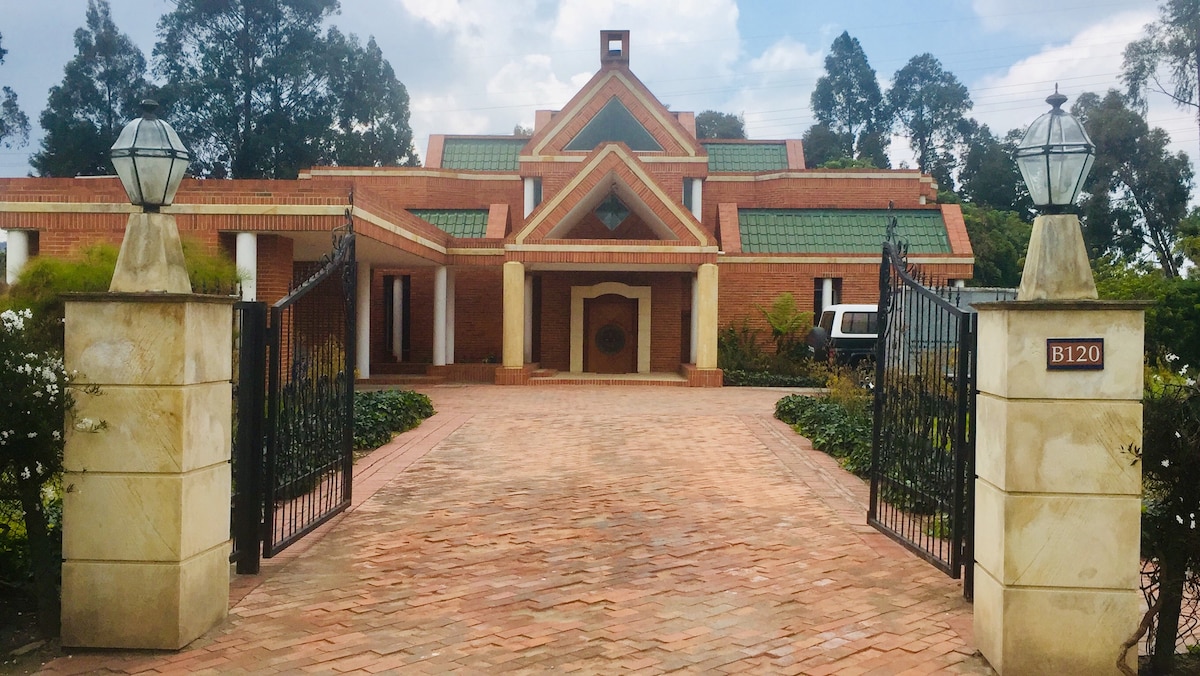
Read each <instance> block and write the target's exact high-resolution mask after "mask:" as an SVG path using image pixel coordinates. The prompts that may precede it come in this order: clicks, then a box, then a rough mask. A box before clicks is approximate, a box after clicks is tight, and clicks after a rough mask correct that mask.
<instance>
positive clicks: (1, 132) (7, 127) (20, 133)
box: [0, 36, 29, 148]
mask: <svg viewBox="0 0 1200 676" xmlns="http://www.w3.org/2000/svg"><path fill="white" fill-rule="evenodd" d="M0 37H2V36H0ZM7 53H8V50H6V49H4V48H3V47H0V64H2V63H4V55H5V54H7ZM28 140H29V118H28V117H26V115H25V113H23V112H21V106H20V105H18V104H17V93H16V92H14V91H13V90H12V88H11V87H7V86H5V87H0V146H3V147H5V148H15V147H20V146H23V145H25V143H26V142H28Z"/></svg>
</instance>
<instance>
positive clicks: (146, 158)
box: [111, 99, 189, 212]
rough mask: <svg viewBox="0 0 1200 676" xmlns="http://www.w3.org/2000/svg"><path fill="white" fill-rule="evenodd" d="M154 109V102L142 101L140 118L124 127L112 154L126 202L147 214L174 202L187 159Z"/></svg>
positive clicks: (179, 143)
mask: <svg viewBox="0 0 1200 676" xmlns="http://www.w3.org/2000/svg"><path fill="white" fill-rule="evenodd" d="M157 109H158V103H157V102H155V101H151V100H149V99H147V100H145V101H142V117H140V118H138V119H136V120H133V121H132V122H130V123H129V124H127V125H125V128H124V129H122V130H121V135H120V136H118V137H117V142H116V143H114V144H113V146H112V151H111V157H112V163H113V167H115V168H116V170H117V175H118V176H120V177H121V184H122V185H123V186H124V187H125V193H126V194H127V195H128V196H129V201H130V202H132V203H133V204H134V205H136V206H140V207H142V208H143V209H144V210H145V211H150V212H154V211H158V210H159V208H160V207H164V206H168V205H170V204H171V202H172V201H173V200H174V199H175V191H177V190H178V189H179V183H180V182H181V181H182V180H183V174H184V172H186V171H187V167H188V159H189V155H188V151H187V148H185V147H184V146H183V142H182V141H180V140H179V135H178V134H176V133H175V130H174V129H172V128H171V125H169V124H167V123H166V122H163V121H162V120H160V119H158V117H157V116H156V115H155V111H156V110H157Z"/></svg>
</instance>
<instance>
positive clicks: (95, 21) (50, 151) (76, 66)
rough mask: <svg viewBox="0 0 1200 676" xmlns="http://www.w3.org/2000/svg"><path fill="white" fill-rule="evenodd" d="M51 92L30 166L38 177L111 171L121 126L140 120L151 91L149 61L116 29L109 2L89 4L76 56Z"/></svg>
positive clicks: (77, 36) (101, 0)
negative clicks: (140, 106) (143, 102)
mask: <svg viewBox="0 0 1200 676" xmlns="http://www.w3.org/2000/svg"><path fill="white" fill-rule="evenodd" d="M63 71H64V75H63V80H62V83H61V84H58V85H55V86H53V87H51V88H50V98H49V100H48V101H47V104H46V109H45V110H43V111H42V114H41V117H40V121H41V124H42V129H44V130H45V131H46V136H45V138H43V139H42V149H41V150H39V151H38V152H37V153H35V154H34V155H33V157H32V158H31V159H30V164H32V165H33V168H34V169H35V170H36V171H37V173H38V175H39V176H100V175H104V174H111V173H113V168H112V163H111V162H109V158H108V152H109V148H111V147H112V144H113V141H115V140H117V135H118V134H119V133H120V132H121V128H122V127H123V126H124V125H125V123H126V122H128V121H129V120H130V119H133V118H134V117H138V116H140V112H138V102H139V101H140V100H141V99H142V98H144V97H145V96H146V94H147V92H148V91H149V88H150V86H149V84H148V83H147V82H146V77H145V74H146V58H145V57H144V56H142V52H141V50H139V49H138V48H137V46H136V45H134V44H133V41H132V40H130V39H129V37H128V36H126V35H125V34H124V33H121V32H120V31H118V30H117V26H116V24H114V23H113V20H112V13H111V11H110V10H109V4H108V0H88V5H87V19H86V24H85V26H84V27H82V28H79V29H77V30H76V31H75V58H73V59H71V60H70V61H69V62H68V63H67V65H66V67H65V68H64V69H63Z"/></svg>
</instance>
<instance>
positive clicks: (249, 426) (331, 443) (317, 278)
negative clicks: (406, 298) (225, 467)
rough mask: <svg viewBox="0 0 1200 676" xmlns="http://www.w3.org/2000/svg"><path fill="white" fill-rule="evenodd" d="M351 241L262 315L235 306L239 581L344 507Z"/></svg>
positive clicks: (337, 243) (349, 437)
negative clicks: (237, 325)
mask: <svg viewBox="0 0 1200 676" xmlns="http://www.w3.org/2000/svg"><path fill="white" fill-rule="evenodd" d="M356 267H357V264H356V263H355V256H354V233H353V229H352V227H351V223H350V220H349V216H347V223H346V225H345V226H343V227H341V228H338V229H337V230H335V231H334V242H333V251H332V252H331V253H330V254H329V255H327V256H326V257H325V258H323V259H322V260H321V262H320V263H319V265H318V267H317V269H316V270H314V271H313V272H312V274H311V275H309V276H308V278H307V279H305V280H304V281H303V282H302V283H300V284H299V285H298V286H297V287H296V288H295V289H293V290H292V291H291V293H289V294H288V295H287V296H286V297H284V298H283V299H282V300H280V301H279V302H278V303H276V304H275V305H274V306H273V307H271V308H270V309H269V323H268V321H267V319H268V309H267V308H266V306H265V305H264V304H262V303H239V304H238V309H239V313H238V320H239V331H240V337H239V341H238V342H239V367H238V384H237V402H236V406H237V409H238V412H237V416H236V420H237V426H236V435H235V448H234V462H233V470H234V472H233V474H234V501H233V525H232V532H233V539H234V547H233V549H234V557H233V558H235V559H236V561H237V565H238V572H239V573H256V572H258V567H259V565H258V554H259V543H260V542H261V553H262V556H263V557H266V558H270V557H272V556H274V555H276V554H278V553H279V552H281V551H283V550H284V549H286V548H287V547H288V546H289V545H291V544H292V543H294V542H296V541H297V540H299V539H300V538H302V537H304V535H306V534H307V533H309V532H311V531H312V530H313V529H315V528H317V527H318V526H320V525H321V524H322V523H324V522H325V521H327V520H329V519H330V518H331V517H333V516H334V515H336V514H338V513H339V512H341V511H343V510H345V509H346V508H347V507H349V506H350V498H351V483H352V478H353V461H354V457H353V443H354V360H355V355H354V348H355V340H354V330H355V305H354V301H355V284H356Z"/></svg>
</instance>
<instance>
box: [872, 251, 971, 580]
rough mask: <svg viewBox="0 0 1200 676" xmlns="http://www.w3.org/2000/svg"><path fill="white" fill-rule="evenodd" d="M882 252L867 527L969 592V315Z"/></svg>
mask: <svg viewBox="0 0 1200 676" xmlns="http://www.w3.org/2000/svg"><path fill="white" fill-rule="evenodd" d="M953 293H954V290H953V289H947V288H942V289H934V288H929V287H928V286H926V285H924V284H922V283H921V280H920V279H919V278H918V276H917V275H916V274H914V270H912V269H910V268H909V267H908V265H907V262H906V260H905V251H904V246H903V245H901V244H897V243H895V242H893V241H888V242H887V243H885V244H884V246H883V262H882V264H881V266H880V271H879V341H878V343H877V350H876V372H875V421H874V430H873V438H872V447H871V498H870V507H869V512H868V515H867V521H868V523H870V524H871V525H872V526H874V527H875V528H877V529H879V530H880V531H882V532H883V533H885V534H887V535H889V536H890V537H892V538H893V539H895V540H897V541H898V542H900V543H901V544H903V545H904V546H905V547H908V548H909V549H911V550H913V551H914V552H916V553H917V554H919V555H920V556H921V557H923V558H925V559H926V560H928V561H929V562H930V563H932V564H933V565H934V566H936V567H937V568H939V569H940V570H942V571H944V572H946V573H947V574H949V575H950V576H951V577H953V578H955V579H957V578H959V577H960V576H963V568H964V567H965V568H966V574H965V579H964V585H963V594H964V596H966V597H967V598H971V595H972V591H973V589H972V587H973V579H972V576H973V564H972V561H973V558H974V557H973V547H974V543H973V541H972V535H973V528H974V498H973V491H972V488H973V487H972V484H973V481H974V476H975V468H974V463H975V437H974V429H973V423H974V402H975V382H974V374H975V359H976V347H975V340H976V333H975V326H976V322H975V314H974V313H973V312H971V311H969V310H968V309H964V308H960V307H958V303H955V302H953V300H952V299H951V298H950V296H951V295H952V294H953Z"/></svg>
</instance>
